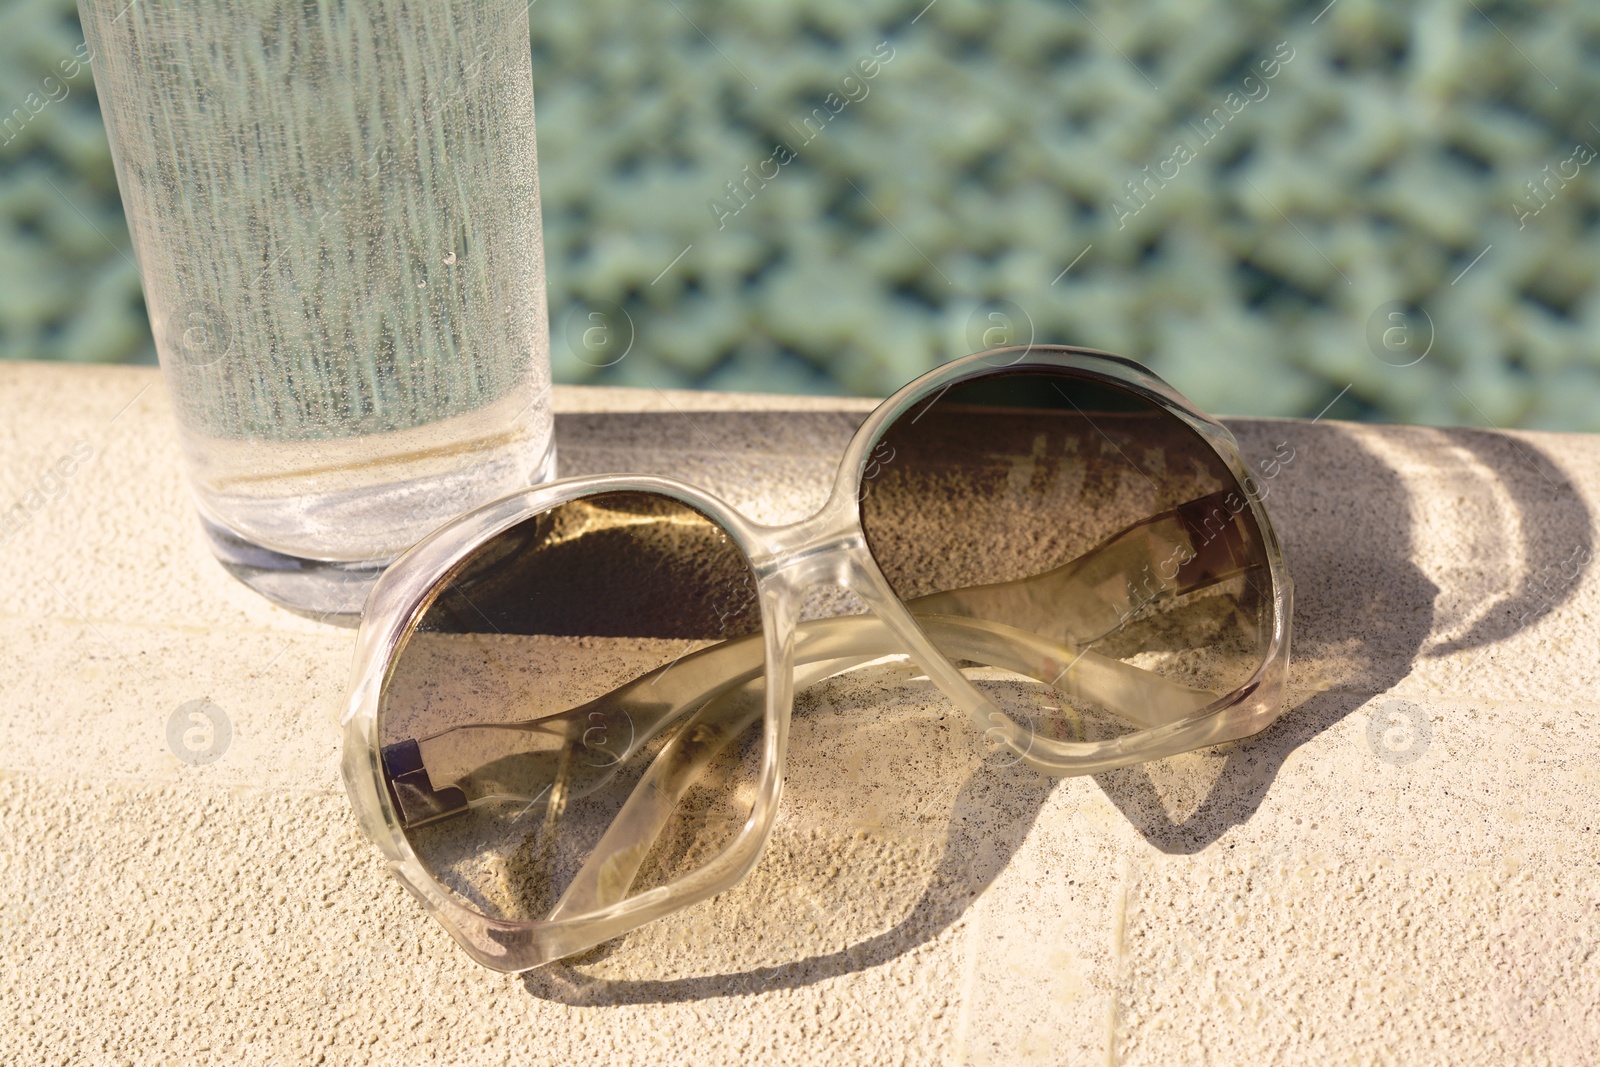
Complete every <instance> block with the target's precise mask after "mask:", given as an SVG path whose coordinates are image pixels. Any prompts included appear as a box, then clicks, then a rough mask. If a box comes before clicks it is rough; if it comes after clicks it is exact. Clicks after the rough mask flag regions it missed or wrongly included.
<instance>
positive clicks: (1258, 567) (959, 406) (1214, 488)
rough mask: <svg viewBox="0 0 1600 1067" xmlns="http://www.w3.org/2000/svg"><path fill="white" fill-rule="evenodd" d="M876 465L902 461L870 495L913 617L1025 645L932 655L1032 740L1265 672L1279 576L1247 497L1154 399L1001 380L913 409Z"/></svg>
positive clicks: (1096, 729)
mask: <svg viewBox="0 0 1600 1067" xmlns="http://www.w3.org/2000/svg"><path fill="white" fill-rule="evenodd" d="M873 455H874V456H878V457H880V458H881V457H883V456H889V457H892V458H890V459H888V460H887V461H884V462H879V463H878V464H876V466H875V468H874V469H873V470H870V471H867V472H866V473H867V474H868V475H870V476H871V477H870V478H869V479H868V480H867V481H865V482H864V483H863V487H862V492H863V500H862V505H861V521H862V526H863V529H864V530H865V533H866V536H867V541H868V544H869V546H870V547H871V550H872V554H873V556H874V558H875V559H876V560H877V561H878V564H879V566H880V567H881V568H882V570H883V573H884V576H885V577H886V578H887V579H888V581H889V584H890V586H891V587H893V589H894V590H895V592H896V594H898V595H899V596H900V597H901V599H903V600H905V601H907V602H908V604H909V606H910V607H911V609H912V611H913V612H914V613H916V614H919V615H922V616H924V617H934V616H946V617H948V616H956V617H962V618H967V619H974V620H980V621H982V622H983V623H985V624H987V625H988V626H990V627H991V628H992V632H993V634H994V637H995V640H996V641H998V642H1000V643H1001V646H1003V647H1005V648H1013V647H1014V648H1016V649H1018V650H1019V651H1018V652H1017V653H1016V654H1014V655H1012V654H1007V655H1004V656H991V657H989V658H987V659H985V660H984V661H983V662H982V663H979V662H977V661H974V660H972V659H971V658H969V657H967V656H964V655H962V654H961V652H960V651H959V650H956V649H953V648H943V647H942V646H941V647H942V650H943V651H945V652H946V654H948V655H950V656H951V658H952V659H954V660H957V661H958V662H962V663H964V665H965V667H966V669H967V673H968V675H969V677H971V678H972V679H973V680H974V682H975V683H976V684H978V685H979V688H980V689H983V690H984V691H985V692H986V693H987V694H988V695H989V696H990V698H991V699H992V700H993V701H994V702H995V703H996V705H997V706H998V707H1000V708H1001V710H1002V711H1003V712H1004V713H1005V714H1006V715H1007V716H1009V717H1010V718H1011V720H1012V721H1014V722H1016V723H1018V724H1019V725H1022V726H1024V727H1026V728H1028V729H1030V730H1032V731H1035V732H1037V733H1038V734H1039V735H1040V736H1044V737H1049V738H1053V739H1056V740H1063V741H1085V740H1088V741H1092V740H1100V739H1103V738H1106V737H1109V736H1114V735H1116V734H1120V733H1125V732H1127V731H1128V730H1130V729H1133V728H1136V727H1140V726H1152V725H1157V724H1159V723H1161V722H1164V721H1171V720H1173V719H1176V718H1182V717H1184V716H1186V715H1188V714H1190V713H1192V712H1194V711H1196V710H1198V709H1199V708H1201V707H1203V706H1205V705H1206V704H1208V703H1210V702H1211V701H1212V700H1215V699H1217V698H1219V697H1222V696H1225V695H1227V694H1229V693H1231V692H1232V691H1233V690H1235V689H1237V688H1238V687H1239V686H1241V685H1243V684H1244V683H1245V682H1246V681H1248V680H1249V678H1250V676H1251V675H1252V674H1253V673H1254V672H1255V670H1256V669H1257V668H1258V667H1259V666H1260V665H1261V663H1262V662H1263V660H1264V659H1265V652H1266V648H1267V645H1268V643H1269V641H1270V637H1271V601H1270V597H1269V596H1268V593H1269V590H1270V580H1269V577H1268V572H1267V557H1266V553H1265V550H1264V546H1263V542H1262V538H1261V534H1260V531H1259V530H1258V528H1257V526H1256V524H1255V520H1254V518H1253V516H1252V515H1251V512H1250V511H1249V508H1248V505H1247V503H1246V498H1245V495H1244V493H1243V492H1242V491H1241V490H1240V488H1239V485H1238V483H1237V481H1236V480H1235V478H1234V475H1233V473H1232V472H1231V471H1230V470H1229V469H1228V467H1227V465H1226V464H1225V463H1224V462H1223V460H1222V459H1221V457H1220V456H1218V455H1217V453H1216V452H1215V450H1213V448H1212V447H1211V446H1210V444H1208V443H1207V442H1206V441H1205V440H1204V439H1203V438H1202V437H1201V436H1200V434H1199V433H1198V432H1196V431H1195V430H1193V429H1192V428H1190V427H1189V426H1188V425H1187V424H1185V423H1184V422H1182V421H1181V420H1180V419H1178V418H1177V416H1175V415H1173V414H1171V413H1170V412H1168V411H1166V410H1165V409H1163V408H1161V407H1159V406H1158V405H1156V404H1155V403H1154V402H1153V401H1150V400H1147V399H1145V398H1143V397H1141V396H1139V395H1138V394H1136V393H1134V392H1132V391H1131V390H1128V389H1126V388H1123V387H1121V386H1118V385H1114V384H1112V383H1110V382H1106V381H1102V380H1099V379H1095V378H1090V377H1086V376H1083V375H1081V374H1075V373H1065V372H1060V371H1056V372H1050V371H1040V370H1037V369H1033V370H1028V369H1020V368H1019V369H1018V370H1015V371H1010V370H1004V371H1000V372H997V373H995V374H993V375H990V376H987V377H984V378H980V379H976V380H973V381H969V382H965V383H962V384H960V385H957V386H955V387H952V388H951V389H949V390H947V391H946V392H944V393H942V394H939V395H936V396H934V397H933V398H931V399H930V400H929V401H927V402H924V403H921V404H918V405H916V406H915V407H913V408H912V409H911V410H910V411H908V412H907V413H906V414H905V415H903V416H901V417H900V418H899V419H898V420H897V421H896V422H895V423H893V424H892V425H891V426H890V427H889V428H888V429H887V430H886V431H885V432H884V434H883V435H882V437H881V438H880V440H879V441H878V442H877V444H876V447H875V449H874V451H873ZM929 632H930V635H933V637H934V640H935V643H936V644H938V643H939V640H940V639H939V638H938V636H937V635H936V634H934V631H933V630H931V629H930V631H929ZM1023 632H1025V633H1026V634H1027V635H1031V639H1025V638H1023V637H1020V636H1019V634H1021V633H1023ZM1037 637H1043V638H1045V639H1047V641H1048V642H1049V643H1050V645H1049V648H1047V649H1045V650H1040V649H1039V648H1038V647H1037V643H1036V638H1037ZM1023 649H1027V650H1028V651H1026V652H1024V651H1020V650H1023ZM1001 658H1006V659H1010V660H1011V662H1010V663H1009V664H1008V666H1007V667H1006V668H1002V667H1000V666H998V665H997V661H998V660H999V659H1001ZM1019 666H1021V667H1026V669H1025V670H1019V669H1017V668H1018V667H1019ZM1129 667H1131V668H1136V669H1135V670H1129V669H1128V668H1129Z"/></svg>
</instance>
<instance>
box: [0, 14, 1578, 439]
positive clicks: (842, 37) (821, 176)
mask: <svg viewBox="0 0 1600 1067" xmlns="http://www.w3.org/2000/svg"><path fill="white" fill-rule="evenodd" d="M518 2H520V0H518ZM529 19H530V23H531V27H532V36H533V69H534V83H535V92H536V96H537V107H538V135H539V152H540V171H541V180H542V184H543V213H544V227H545V247H546V256H547V259H548V272H549V300H550V312H551V332H552V343H551V354H552V362H553V365H554V370H555V376H556V380H557V381H561V382H584V383H597V384H607V383H608V384H625V385H651V386H662V387H694V388H707V389H738V390H762V391H778V392H807V393H837V394H856V395H872V396H881V395H884V394H886V393H887V392H889V391H891V390H892V389H894V388H895V387H897V386H899V385H900V384H903V383H904V382H905V381H907V380H909V379H910V378H911V377H913V376H914V375H916V374H917V373H918V372H920V371H922V370H924V369H926V368H928V367H930V366H933V365H935V364H937V363H939V362H941V361H943V360H946V359H949V358H952V357H954V356H957V355H961V354H964V353H966V352H968V351H973V350H976V349H979V348H983V347H990V346H992V345H995V344H1003V343H1026V342H1028V341H1029V340H1035V341H1040V342H1055V343H1070V344H1080V345H1088V346H1092V347H1099V348H1107V349H1111V350H1113V351H1116V352H1119V353H1122V354H1126V355H1131V356H1134V357H1136V358H1138V359H1141V360H1143V361H1145V362H1147V363H1148V364H1150V365H1151V366H1152V367H1154V368H1155V369H1156V370H1157V371H1158V372H1160V373H1161V374H1162V375H1163V376H1165V377H1166V378H1168V379H1169V380H1170V381H1171V382H1172V383H1173V384H1174V385H1176V386H1177V387H1178V388H1179V389H1180V390H1182V391H1183V392H1185V393H1186V394H1188V395H1189V396H1190V398H1191V399H1193V400H1194V401H1195V402H1196V403H1198V404H1200V405H1201V406H1202V407H1204V408H1206V409H1208V410H1211V411H1214V412H1217V413H1230V414H1252V415H1285V416H1307V417H1310V416H1316V415H1318V414H1319V413H1324V414H1325V415H1326V417H1329V418H1343V419H1367V420H1380V421H1403V422H1421V423H1430V424H1440V425H1474V426H1489V425H1493V426H1498V427H1502V428H1503V427H1510V426H1521V427H1537V428H1546V429H1571V430H1578V429H1583V430H1596V429H1600V286H1597V281H1600V183H1597V181H1596V172H1597V170H1600V158H1596V149H1600V125H1597V124H1600V4H1595V3H1593V2H1592V0H1586V2H1579V0H1572V2H1565V3H1563V2H1554V0H1548V2H1530V3H1494V2H1491V0H1416V2H1385V3H1378V2H1376V0H1333V2H1332V3H1328V2H1327V0H1314V2H1312V3H1299V2H1290V0H1136V2H1120V3H1113V2H1111V0H984V2H979V0H934V2H933V3H931V4H929V3H927V0H911V2H904V3H902V2H889V0H783V2H779V0H742V2H738V3H713V2H711V0H664V2H663V0H650V2H643V0H634V2H631V3H621V2H616V0H534V2H533V3H532V4H530V6H529ZM82 41H83V36H82V33H81V32H80V30H79V28H78V23H77V16H76V10H75V7H74V4H73V2H72V0H6V2H5V5H4V8H3V10H0V358H8V359H52V360H74V361H81V362H133V363H153V362H154V361H155V350H154V346H153V343H152V341H151V338H150V333H149V326H148V324H147V322H146V320H145V312H144V306H143V302H142V299H141V296H140V289H139V277H138V274H137V272H136V271H135V269H134V267H133V264H132V262H131V247H130V243H129V239H128V233H127V228H126V226H125V224H124V222H123V219H122V215H121V206H120V202H119V199H118V195H117V188H116V182H115V176H114V174H113V172H112V165H111V159H110V155H109V152H108V149H107V146H106V139H105V131H104V128H103V126H102V124H101V120H100V113H99V108H98V103H97V101H96V99H95V94H94V86H93V79H92V64H90V63H83V64H81V70H78V71H77V72H76V73H75V74H73V75H71V76H69V75H68V74H67V71H68V70H69V69H70V68H71V67H73V66H80V64H76V63H73V62H72V60H73V58H74V57H75V56H77V57H81V56H82V55H83V52H82V50H81V49H82ZM47 79H49V80H48V81H47Z"/></svg>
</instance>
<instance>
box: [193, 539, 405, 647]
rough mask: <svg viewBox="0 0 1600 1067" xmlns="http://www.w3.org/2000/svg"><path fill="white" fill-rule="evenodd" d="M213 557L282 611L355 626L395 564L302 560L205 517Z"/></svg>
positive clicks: (377, 561)
mask: <svg viewBox="0 0 1600 1067" xmlns="http://www.w3.org/2000/svg"><path fill="white" fill-rule="evenodd" d="M200 526H201V528H202V529H204V530H205V534H206V540H207V541H208V542H209V543H210V545H211V553H212V555H214V556H216V557H217V562H218V563H221V564H222V567H223V569H224V570H226V571H227V572H228V573H229V574H231V575H233V576H234V577H235V578H237V579H239V580H240V581H241V582H243V583H244V584H245V585H248V586H249V587H250V588H251V589H254V590H255V591H256V592H258V593H260V594H261V595H262V596H264V597H266V598H267V599H268V600H270V601H272V602H273V603H274V604H277V605H279V606H280V607H285V608H288V609H289V610H290V611H293V612H296V613H297V614H300V615H307V616H310V617H313V618H315V619H317V620H318V621H319V622H331V623H334V624H336V625H341V626H354V625H356V624H357V623H358V622H360V621H361V608H362V605H364V604H366V602H367V594H368V593H370V592H372V587H373V586H374V585H376V584H377V581H378V579H379V578H380V577H382V576H383V569H384V568H385V567H387V566H388V565H389V564H390V563H391V562H392V561H391V560H386V559H385V560H371V561H363V562H359V563H333V562H329V561H328V560H323V559H302V558H300V557H299V556H289V555H285V554H284V553H282V552H276V551H274V550H272V549H270V548H263V547H261V546H260V545H258V544H255V543H254V542H252V541H246V540H245V539H244V538H242V537H240V536H239V535H238V534H236V533H234V532H233V531H231V530H228V529H225V528H224V527H221V526H218V525H217V524H216V523H214V522H212V521H210V520H209V519H207V518H206V517H205V516H204V515H202V516H201V517H200Z"/></svg>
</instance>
